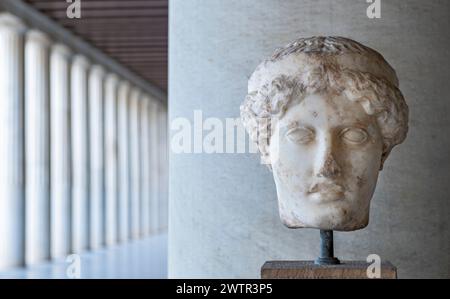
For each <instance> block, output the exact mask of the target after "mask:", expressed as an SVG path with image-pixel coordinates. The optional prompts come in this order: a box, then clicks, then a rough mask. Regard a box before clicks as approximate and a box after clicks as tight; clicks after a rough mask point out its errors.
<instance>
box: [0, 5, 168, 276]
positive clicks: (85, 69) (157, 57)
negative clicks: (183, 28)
mask: <svg viewBox="0 0 450 299" xmlns="http://www.w3.org/2000/svg"><path fill="white" fill-rule="evenodd" d="M167 43H168V1H167V0H158V1H154V0H149V1H144V0H132V1H114V0H111V1H104V0H102V1H99V0H97V1H95V0H78V1H65V0H49V1H42V0H23V1H17V0H13V1H10V0H0V81H1V83H0V98H1V99H2V100H1V101H0V127H1V129H0V153H1V156H2V157H3V162H2V163H1V164H2V166H1V167H0V237H1V242H0V278H165V277H167V205H168V194H167V174H168V172H167V165H168V159H167V137H166V136H167Z"/></svg>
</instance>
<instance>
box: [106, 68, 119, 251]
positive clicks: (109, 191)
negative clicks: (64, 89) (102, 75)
mask: <svg viewBox="0 0 450 299" xmlns="http://www.w3.org/2000/svg"><path fill="white" fill-rule="evenodd" d="M105 88H106V90H105V171H106V174H105V175H106V209H105V213H106V228H105V229H106V244H107V245H113V244H115V243H116V241H117V226H118V222H117V218H118V217H117V212H118V210H117V205H118V202H117V200H118V185H117V174H118V173H117V166H118V165H117V163H118V161H117V88H118V78H117V76H116V75H115V74H109V75H108V76H107V78H106V83H105Z"/></svg>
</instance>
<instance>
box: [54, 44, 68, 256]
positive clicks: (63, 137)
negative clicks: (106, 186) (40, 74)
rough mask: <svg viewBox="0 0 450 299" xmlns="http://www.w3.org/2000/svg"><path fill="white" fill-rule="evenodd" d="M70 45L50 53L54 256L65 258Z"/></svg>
mask: <svg viewBox="0 0 450 299" xmlns="http://www.w3.org/2000/svg"><path fill="white" fill-rule="evenodd" d="M70 57H71V52H70V50H69V48H67V47H66V46H64V45H62V44H56V45H54V46H53V47H52V49H51V53H50V109H51V113H50V127H51V129H50V131H51V132H50V137H51V140H50V147H51V150H50V152H51V163H50V165H51V171H50V173H51V183H50V190H51V192H50V194H51V196H50V197H51V212H50V218H51V221H50V222H51V230H50V231H51V238H50V240H51V255H52V257H53V258H61V257H65V256H66V255H67V254H69V252H70V248H71V246H70V244H71V228H70V227H71V206H70V202H71V158H70V157H71V156H70V153H71V150H70V144H71V141H70V90H69V78H70V77H69V73H70Z"/></svg>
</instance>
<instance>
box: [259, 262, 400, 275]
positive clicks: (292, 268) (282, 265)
mask: <svg viewBox="0 0 450 299" xmlns="http://www.w3.org/2000/svg"><path fill="white" fill-rule="evenodd" d="M369 266H370V264H368V263H366V262H364V261H343V262H341V264H339V265H322V266H319V265H316V264H314V262H313V261H267V262H266V263H265V264H264V265H263V266H262V268H261V278H262V279H279V278H291V279H317V278H328V279H330V278H336V279H367V278H369V277H367V268H368V267H369ZM380 278H383V279H396V278H397V268H395V267H394V266H393V265H392V264H391V263H390V262H383V263H381V277H380Z"/></svg>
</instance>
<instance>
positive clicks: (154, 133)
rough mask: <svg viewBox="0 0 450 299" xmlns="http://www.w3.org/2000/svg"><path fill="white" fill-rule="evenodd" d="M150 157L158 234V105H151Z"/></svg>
mask: <svg viewBox="0 0 450 299" xmlns="http://www.w3.org/2000/svg"><path fill="white" fill-rule="evenodd" d="M149 120H150V155H151V158H150V159H151V162H150V163H151V167H150V169H151V201H150V221H151V232H152V233H156V232H158V228H159V225H158V223H159V205H158V203H159V202H158V199H159V156H158V153H159V137H158V135H159V133H158V132H159V127H160V125H159V123H158V103H157V102H155V101H152V102H151V103H150V119H149Z"/></svg>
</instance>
